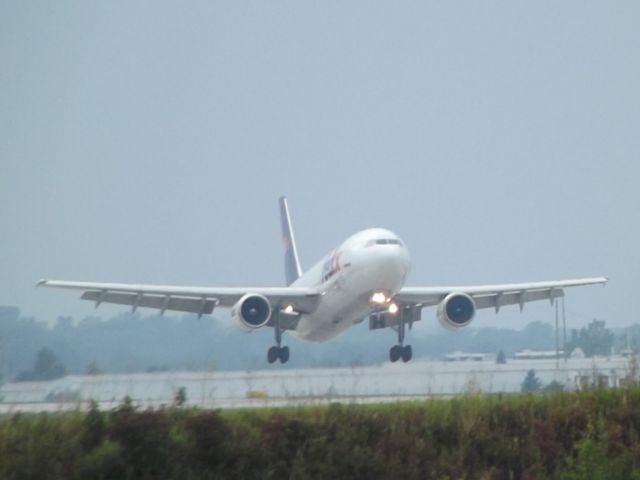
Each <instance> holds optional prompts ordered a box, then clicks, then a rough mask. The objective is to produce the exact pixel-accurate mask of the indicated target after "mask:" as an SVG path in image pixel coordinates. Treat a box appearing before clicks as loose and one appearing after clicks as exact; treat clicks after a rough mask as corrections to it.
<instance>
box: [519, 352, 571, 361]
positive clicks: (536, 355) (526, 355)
mask: <svg viewBox="0 0 640 480" xmlns="http://www.w3.org/2000/svg"><path fill="white" fill-rule="evenodd" d="M556 355H557V356H558V358H562V357H563V356H564V350H559V351H558V352H556V351H555V350H548V351H535V350H523V351H521V352H518V353H516V354H515V355H514V356H513V358H515V359H516V360H549V359H554V358H556Z"/></svg>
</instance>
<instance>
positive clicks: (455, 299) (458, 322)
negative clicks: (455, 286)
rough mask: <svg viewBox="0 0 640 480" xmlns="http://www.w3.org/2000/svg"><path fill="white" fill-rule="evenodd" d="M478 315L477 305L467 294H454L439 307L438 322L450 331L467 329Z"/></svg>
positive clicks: (448, 296) (446, 298) (447, 297)
mask: <svg viewBox="0 0 640 480" xmlns="http://www.w3.org/2000/svg"><path fill="white" fill-rule="evenodd" d="M475 313H476V303H475V302H474V301H473V298H471V297H470V296H469V295H467V294H466V293H456V292H452V293H450V294H449V295H447V296H446V297H445V298H444V300H442V302H440V305H438V321H439V322H440V325H442V326H443V327H444V328H446V329H447V330H450V331H453V332H455V331H457V330H460V329H461V328H463V327H466V326H467V325H469V324H470V323H471V320H473V316H474V315H475Z"/></svg>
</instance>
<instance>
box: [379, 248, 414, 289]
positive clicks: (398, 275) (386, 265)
mask: <svg viewBox="0 0 640 480" xmlns="http://www.w3.org/2000/svg"><path fill="white" fill-rule="evenodd" d="M373 265H374V269H375V275H376V276H379V277H381V278H383V279H386V280H388V282H389V283H392V284H395V285H402V284H403V283H404V280H405V278H406V275H407V273H408V271H409V256H408V253H407V252H406V250H405V249H404V248H403V247H400V246H385V247H381V248H380V249H379V250H378V251H377V252H376V259H375V261H374V262H373Z"/></svg>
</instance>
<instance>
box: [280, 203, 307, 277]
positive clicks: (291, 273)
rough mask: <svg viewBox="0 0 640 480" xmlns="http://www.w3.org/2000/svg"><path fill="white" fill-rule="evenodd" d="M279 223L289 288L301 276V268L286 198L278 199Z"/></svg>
mask: <svg viewBox="0 0 640 480" xmlns="http://www.w3.org/2000/svg"><path fill="white" fill-rule="evenodd" d="M280 221H281V223H282V242H283V244H284V274H285V278H286V281H287V286H289V285H291V284H292V283H293V282H295V281H296V280H297V279H298V278H299V277H300V275H302V268H300V260H299V259H298V250H297V249H296V241H295V239H294V237H293V228H292V227H291V217H290V215H289V206H288V205H287V198H286V197H280Z"/></svg>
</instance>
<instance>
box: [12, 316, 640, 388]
mask: <svg viewBox="0 0 640 480" xmlns="http://www.w3.org/2000/svg"><path fill="white" fill-rule="evenodd" d="M425 321H426V320H425ZM394 341H395V338H394V332H392V331H390V330H377V331H372V332H369V331H368V329H367V325H366V322H363V323H362V324H360V325H357V326H355V327H354V328H352V329H350V330H349V331H347V332H346V333H345V334H344V335H342V336H340V337H338V338H337V339H336V340H335V341H332V342H328V343H319V344H316V343H307V342H300V341H297V340H295V339H287V338H286V337H285V343H286V344H288V345H289V346H290V348H291V351H292V355H291V361H290V362H289V363H288V364H287V365H286V366H280V365H279V366H277V367H273V366H269V365H268V364H267V363H266V361H265V353H266V350H267V348H268V347H269V346H270V345H271V344H272V343H273V331H272V330H271V329H269V328H265V329H260V330H259V331H257V332H254V333H251V334H247V333H244V332H240V331H239V330H237V329H235V328H234V327H232V326H230V325H229V322H226V321H219V320H217V319H215V318H212V317H203V318H201V319H198V318H197V316H195V315H183V316H170V315H167V316H160V315H157V314H153V315H142V314H140V313H136V314H132V313H129V312H127V313H122V314H120V315H116V316H114V317H111V318H108V319H102V318H100V317H87V318H84V319H82V320H80V321H78V322H75V321H73V319H71V318H69V317H60V318H58V320H57V322H56V323H55V324H54V325H52V326H51V325H48V324H47V323H45V322H42V321H38V320H37V319H35V318H32V317H24V316H21V314H20V311H19V310H18V309H17V308H14V307H2V306H0V375H2V376H3V377H4V379H5V380H6V379H14V378H18V379H19V380H42V379H48V378H55V377H56V376H61V375H64V374H65V373H73V374H98V373H132V372H144V371H161V370H214V369H215V370H246V369H257V368H283V367H284V368H301V367H338V366H361V365H370V364H377V363H383V362H386V361H387V355H388V348H389V346H390V345H391V344H393V343H394ZM410 343H411V344H412V345H413V349H414V352H415V354H416V357H419V356H426V357H430V358H433V359H438V358H442V357H443V356H444V355H446V354H447V353H451V352H453V351H457V350H460V351H466V352H482V353H496V354H497V353H498V352H500V351H502V352H503V355H502V356H504V358H503V360H506V361H508V358H509V357H510V356H512V355H513V354H514V353H515V352H517V351H520V350H523V349H531V350H553V349H554V348H555V332H554V329H553V327H552V325H551V324H548V323H542V322H532V323H530V324H528V325H527V326H525V327H524V329H522V330H514V329H508V328H495V327H479V328H474V327H470V328H468V329H465V330H463V331H461V332H456V333H452V332H448V331H446V330H442V329H439V330H437V331H435V330H434V331H433V332H430V333H426V334H425V333H423V332H416V333H413V334H411V336H410ZM638 345H640V326H638V325H635V326H632V327H630V328H628V329H626V330H624V331H621V332H619V333H618V334H617V335H614V333H613V332H612V331H610V330H609V329H607V328H606V326H605V324H604V322H602V321H593V322H591V324H589V325H588V326H586V327H583V328H582V329H579V330H576V331H575V332H573V333H572V335H571V338H570V340H569V346H570V348H571V349H573V348H576V347H580V348H581V349H582V350H583V351H584V353H585V355H587V356H591V355H608V354H609V353H610V352H611V349H612V347H615V348H617V349H622V348H623V347H625V346H628V347H631V348H635V349H637V347H638Z"/></svg>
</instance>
